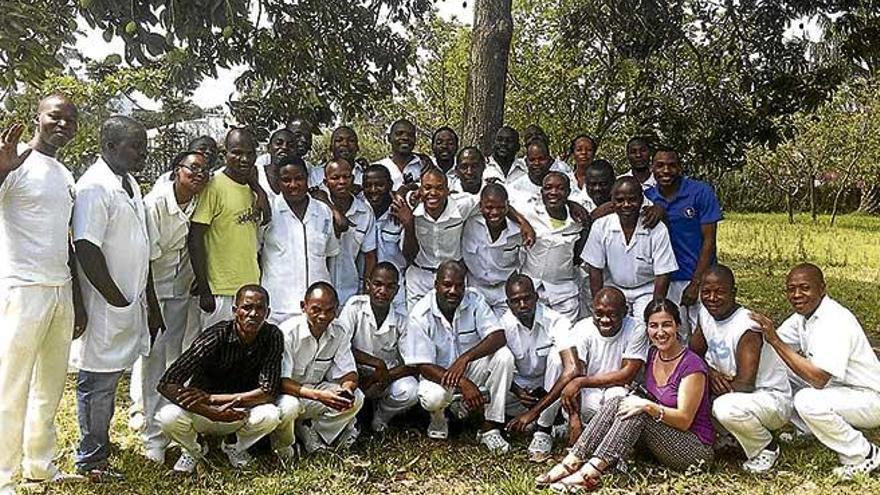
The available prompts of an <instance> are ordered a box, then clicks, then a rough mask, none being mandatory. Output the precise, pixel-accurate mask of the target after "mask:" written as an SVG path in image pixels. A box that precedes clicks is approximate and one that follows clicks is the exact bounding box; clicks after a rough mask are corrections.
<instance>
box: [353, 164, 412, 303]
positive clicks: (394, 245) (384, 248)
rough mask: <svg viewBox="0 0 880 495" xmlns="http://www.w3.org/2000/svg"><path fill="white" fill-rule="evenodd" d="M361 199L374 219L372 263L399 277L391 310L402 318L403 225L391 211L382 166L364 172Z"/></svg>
mask: <svg viewBox="0 0 880 495" xmlns="http://www.w3.org/2000/svg"><path fill="white" fill-rule="evenodd" d="M363 185H364V199H366V200H367V202H368V203H370V207H371V208H372V209H373V214H374V215H375V217H376V229H375V232H376V261H377V262H378V263H381V262H383V261H387V262H389V263H391V264H393V265H394V266H395V267H396V268H397V271H398V272H399V273H400V274H401V277H400V282H399V285H400V288H399V290H398V291H397V295H396V296H395V297H394V308H395V310H396V311H397V312H399V313H403V314H406V290H405V286H404V278H403V274H404V273H406V267H407V262H406V257H405V256H404V255H403V225H401V223H400V221H399V220H398V219H397V216H396V215H395V214H394V213H393V212H392V211H391V204H392V201H393V200H394V197H393V196H392V192H391V174H390V173H389V172H388V169H387V168H385V167H383V166H382V165H377V164H373V165H370V166H368V167H367V168H366V170H365V171H364V182H363Z"/></svg>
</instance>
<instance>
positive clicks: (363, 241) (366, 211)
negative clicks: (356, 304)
mask: <svg viewBox="0 0 880 495" xmlns="http://www.w3.org/2000/svg"><path fill="white" fill-rule="evenodd" d="M345 218H347V219H348V220H349V221H350V222H351V223H353V224H354V225H352V226H349V228H348V230H346V231H345V232H343V233H342V235H341V236H340V237H339V248H340V249H339V254H338V255H337V256H335V257H334V258H333V259H332V260H331V261H330V274H331V279H332V280H333V286H334V287H335V288H336V292H337V293H338V294H339V303H340V304H345V301H347V300H348V298H349V297H351V296H353V295H355V294H357V293H358V291H359V290H360V288H361V287H363V280H364V278H363V270H362V269H358V257H359V256H362V255H363V254H364V253H369V252H372V251H375V250H376V218H375V217H374V216H373V209H372V208H370V205H368V204H367V202H366V201H364V200H363V199H360V198H359V197H357V196H355V197H354V198H353V200H352V202H351V206H350V207H349V208H348V211H346V212H345ZM361 264H362V263H361Z"/></svg>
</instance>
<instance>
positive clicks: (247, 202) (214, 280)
mask: <svg viewBox="0 0 880 495" xmlns="http://www.w3.org/2000/svg"><path fill="white" fill-rule="evenodd" d="M260 219H261V216H260V211H259V209H258V208H257V206H256V196H255V195H254V193H253V191H251V188H250V187H249V186H248V185H246V184H239V183H237V182H235V181H234V180H232V179H230V178H229V176H227V175H226V174H224V173H220V174H217V175H215V176H214V178H213V179H211V182H209V183H208V186H207V187H206V188H205V190H204V191H203V192H202V194H201V195H200V196H199V204H198V206H197V207H196V211H195V212H194V213H193V217H192V221H193V222H194V223H201V224H204V225H208V226H209V227H208V231H207V232H206V233H205V252H206V254H207V256H208V285H210V286H211V293H212V294H214V295H215V296H234V295H235V293H236V292H237V291H238V289H239V288H240V287H241V286H242V285H246V284H258V283H260V266H259V265H258V264H257V249H258V246H257V229H258V228H259V226H260Z"/></svg>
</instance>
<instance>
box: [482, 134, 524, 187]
mask: <svg viewBox="0 0 880 495" xmlns="http://www.w3.org/2000/svg"><path fill="white" fill-rule="evenodd" d="M520 147H521V146H520V143H519V133H518V132H517V131H516V129H514V128H513V127H510V126H506V125H505V126H501V127H500V128H499V129H498V131H496V132H495V141H494V142H493V143H492V155H490V156H489V163H487V164H486V171H487V172H489V173H490V174H491V175H492V176H495V177H498V178H499V179H498V180H499V182H501V183H502V184H503V183H505V182H506V181H507V180H510V179H509V177H510V174H511V173H513V172H514V165H515V163H516V161H517V160H516V154H517V153H519V149H520ZM514 178H515V177H514Z"/></svg>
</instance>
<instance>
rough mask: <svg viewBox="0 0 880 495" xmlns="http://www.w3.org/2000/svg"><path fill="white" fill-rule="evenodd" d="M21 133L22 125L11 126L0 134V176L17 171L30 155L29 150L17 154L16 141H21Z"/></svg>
mask: <svg viewBox="0 0 880 495" xmlns="http://www.w3.org/2000/svg"><path fill="white" fill-rule="evenodd" d="M23 132H24V126H23V125H21V124H12V125H11V126H9V127H7V128H6V129H4V130H3V133H2V134H0V174H7V173H9V172H12V171H13V170H15V169H17V168H18V167H20V166H21V164H22V163H24V161H25V160H26V159H27V157H28V155H30V154H31V150H30V148H28V149H27V150H25V152H24V153H22V154H20V155H19V154H18V140H19V139H21V133H23Z"/></svg>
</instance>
